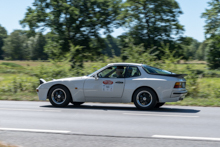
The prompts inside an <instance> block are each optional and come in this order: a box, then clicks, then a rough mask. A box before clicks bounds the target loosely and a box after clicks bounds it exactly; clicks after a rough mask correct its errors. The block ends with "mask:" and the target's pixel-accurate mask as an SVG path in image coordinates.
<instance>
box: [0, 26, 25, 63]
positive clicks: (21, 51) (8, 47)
mask: <svg viewBox="0 0 220 147" xmlns="http://www.w3.org/2000/svg"><path fill="white" fill-rule="evenodd" d="M26 40H27V36H26V32H25V31H22V30H15V31H14V32H12V33H11V34H10V36H9V37H8V38H6V39H4V46H3V48H2V49H3V51H4V56H5V57H4V58H5V59H13V60H24V59H27V56H28V51H27V47H26V44H25V42H26Z"/></svg>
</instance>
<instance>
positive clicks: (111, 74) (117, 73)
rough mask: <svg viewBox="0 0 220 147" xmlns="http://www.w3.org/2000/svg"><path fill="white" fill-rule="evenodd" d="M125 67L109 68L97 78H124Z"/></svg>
mask: <svg viewBox="0 0 220 147" xmlns="http://www.w3.org/2000/svg"><path fill="white" fill-rule="evenodd" d="M125 69H126V67H125V66H111V67H108V68H106V69H104V70H103V71H101V72H99V73H98V77H99V78H124V76H125Z"/></svg>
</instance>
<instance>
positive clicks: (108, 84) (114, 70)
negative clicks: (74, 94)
mask: <svg viewBox="0 0 220 147" xmlns="http://www.w3.org/2000/svg"><path fill="white" fill-rule="evenodd" d="M124 75H125V67H124V66H111V67H108V68H106V69H104V70H103V71H101V72H99V73H98V74H97V77H98V78H97V79H95V77H88V78H87V79H86V80H85V83H84V95H85V97H87V98H88V97H94V98H120V97H122V94H123V91H124V85H125V79H124Z"/></svg>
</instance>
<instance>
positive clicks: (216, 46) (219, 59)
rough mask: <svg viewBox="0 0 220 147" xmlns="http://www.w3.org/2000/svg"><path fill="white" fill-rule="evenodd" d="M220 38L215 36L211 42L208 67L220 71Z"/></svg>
mask: <svg viewBox="0 0 220 147" xmlns="http://www.w3.org/2000/svg"><path fill="white" fill-rule="evenodd" d="M219 40H220V36H215V38H214V39H212V40H210V43H209V46H208V48H209V51H208V55H207V61H208V66H209V68H210V69H220V43H219Z"/></svg>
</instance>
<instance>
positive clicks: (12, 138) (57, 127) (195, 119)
mask: <svg viewBox="0 0 220 147" xmlns="http://www.w3.org/2000/svg"><path fill="white" fill-rule="evenodd" d="M219 112H220V108H210V107H183V106H164V107H161V108H160V109H155V110H150V111H140V110H137V109H136V108H135V107H134V105H128V104H101V103H85V104H83V105H82V106H73V105H69V106H68V107H66V108H55V107H52V106H51V105H50V103H49V102H22V101H0V141H3V142H5V143H9V144H14V145H18V146H24V147H41V146H42V147H44V146H45V147H50V146H51V147H54V146H57V147H61V146H62V147H73V146H74V147H75V146H92V147H95V146H101V147H105V146H106V147H113V146H114V147H117V146H118V147H123V146H126V147H128V146H138V147H139V146H140V147H142V146H143V147H146V146H157V147H158V146H184V147H185V146H215V147H216V146H220V113H219Z"/></svg>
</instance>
